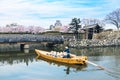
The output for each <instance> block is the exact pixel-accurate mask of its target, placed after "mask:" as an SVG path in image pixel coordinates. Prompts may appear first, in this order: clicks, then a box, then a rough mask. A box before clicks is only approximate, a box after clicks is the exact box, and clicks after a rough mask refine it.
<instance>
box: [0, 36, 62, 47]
mask: <svg viewBox="0 0 120 80" xmlns="http://www.w3.org/2000/svg"><path fill="white" fill-rule="evenodd" d="M33 43H41V44H45V45H48V46H53V45H54V44H63V43H64V39H63V38H62V36H61V35H54V36H53V35H40V34H1V35H0V44H20V47H21V49H24V48H29V44H33Z"/></svg>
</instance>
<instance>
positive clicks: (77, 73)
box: [0, 47, 120, 80]
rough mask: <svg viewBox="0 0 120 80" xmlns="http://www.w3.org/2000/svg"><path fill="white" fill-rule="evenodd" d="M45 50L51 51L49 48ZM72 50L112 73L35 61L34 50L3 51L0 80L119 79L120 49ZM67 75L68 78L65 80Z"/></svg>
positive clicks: (93, 68) (90, 66) (1, 54)
mask: <svg viewBox="0 0 120 80" xmlns="http://www.w3.org/2000/svg"><path fill="white" fill-rule="evenodd" d="M37 49H41V47H37ZM42 49H46V50H48V48H42ZM54 50H56V51H57V50H58V51H62V49H60V50H59V48H57V47H56V48H55V49H54ZM70 50H71V53H74V54H76V55H85V56H88V59H89V61H91V62H94V63H96V64H98V65H101V66H104V67H105V68H107V69H109V70H110V71H104V70H99V69H98V68H96V67H94V66H92V65H90V64H87V65H84V66H78V65H68V64H67V65H66V64H61V63H54V62H50V61H46V60H42V59H40V60H35V57H36V56H37V55H36V54H35V52H34V51H31V50H29V51H25V52H24V51H23V52H21V51H19V50H18V51H16V50H15V51H2V52H0V70H1V73H0V78H1V80H8V79H9V80H26V79H29V80H61V79H66V80H67V79H68V80H73V79H75V80H94V79H96V80H119V79H120V77H119V75H120V47H104V48H88V49H75V48H71V49H70ZM49 51H50V50H49ZM26 53H27V54H26ZM24 63H25V64H24ZM16 64H17V65H16ZM58 75H59V76H58ZM65 75H67V77H66V78H65ZM93 75H94V76H93Z"/></svg>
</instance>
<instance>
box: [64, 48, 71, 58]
mask: <svg viewBox="0 0 120 80" xmlns="http://www.w3.org/2000/svg"><path fill="white" fill-rule="evenodd" d="M64 52H66V53H67V55H65V56H63V58H70V49H69V48H68V47H67V46H66V47H65V50H64Z"/></svg>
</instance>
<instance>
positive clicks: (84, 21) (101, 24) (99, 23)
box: [81, 19, 105, 27]
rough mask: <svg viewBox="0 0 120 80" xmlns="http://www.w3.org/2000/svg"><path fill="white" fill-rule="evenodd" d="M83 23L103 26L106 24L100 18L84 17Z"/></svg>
mask: <svg viewBox="0 0 120 80" xmlns="http://www.w3.org/2000/svg"><path fill="white" fill-rule="evenodd" d="M81 23H82V25H85V26H88V25H94V24H98V25H99V26H101V27H103V26H104V25H105V23H104V22H103V21H102V20H99V19H82V20H81Z"/></svg>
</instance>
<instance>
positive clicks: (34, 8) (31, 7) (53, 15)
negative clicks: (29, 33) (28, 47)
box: [0, 0, 120, 28]
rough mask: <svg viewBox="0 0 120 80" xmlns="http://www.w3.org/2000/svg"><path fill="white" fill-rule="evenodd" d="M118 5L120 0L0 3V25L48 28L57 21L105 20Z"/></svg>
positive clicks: (14, 0)
mask: <svg viewBox="0 0 120 80" xmlns="http://www.w3.org/2000/svg"><path fill="white" fill-rule="evenodd" d="M119 5H120V0H0V26H5V25H6V24H10V23H18V24H21V25H26V26H29V25H36V26H41V27H44V28H48V27H49V26H50V25H51V24H54V23H55V21H56V20H61V22H62V24H63V25H67V24H69V23H70V21H71V19H72V18H74V17H76V18H81V19H83V18H97V19H104V18H105V16H106V15H107V14H108V13H110V12H112V11H113V10H116V9H117V8H120V6H119Z"/></svg>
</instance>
